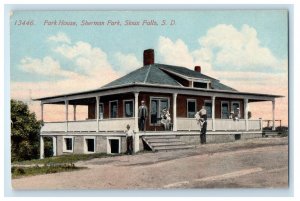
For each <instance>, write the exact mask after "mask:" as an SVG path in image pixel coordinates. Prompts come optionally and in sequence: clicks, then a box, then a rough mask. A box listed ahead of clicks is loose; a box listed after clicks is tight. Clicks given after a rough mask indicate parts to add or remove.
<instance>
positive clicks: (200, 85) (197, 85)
mask: <svg viewBox="0 0 300 201" xmlns="http://www.w3.org/2000/svg"><path fill="white" fill-rule="evenodd" d="M193 85H194V86H193V87H195V88H202V89H207V83H205V82H194V84H193Z"/></svg>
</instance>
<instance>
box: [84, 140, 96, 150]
mask: <svg viewBox="0 0 300 201" xmlns="http://www.w3.org/2000/svg"><path fill="white" fill-rule="evenodd" d="M83 140H84V142H83V143H84V153H86V154H93V153H96V136H85V137H84V138H83ZM87 140H94V151H88V144H87Z"/></svg>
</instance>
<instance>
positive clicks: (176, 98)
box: [36, 49, 282, 158]
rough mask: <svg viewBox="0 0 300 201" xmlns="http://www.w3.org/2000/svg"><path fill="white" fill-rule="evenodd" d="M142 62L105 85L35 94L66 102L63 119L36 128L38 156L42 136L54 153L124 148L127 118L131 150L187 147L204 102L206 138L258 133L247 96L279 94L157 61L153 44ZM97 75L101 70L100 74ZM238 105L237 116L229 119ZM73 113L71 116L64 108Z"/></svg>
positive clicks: (196, 137) (256, 99) (262, 98)
mask: <svg viewBox="0 0 300 201" xmlns="http://www.w3.org/2000/svg"><path fill="white" fill-rule="evenodd" d="M143 60H144V65H143V66H142V67H140V68H138V69H137V70H135V71H133V72H130V73H129V74H127V75H125V76H123V77H121V78H119V79H117V80H114V81H112V82H110V83H108V84H106V85H105V86H103V87H101V88H98V89H95V90H90V91H81V92H77V93H70V94H62V95H57V96H52V97H43V98H39V99H36V100H37V101H40V102H41V114H42V119H43V106H44V105H45V104H58V105H64V107H65V121H61V122H44V125H43V127H42V129H41V133H40V141H41V158H43V157H44V156H43V155H44V137H51V138H52V139H53V155H54V156H55V155H62V154H70V153H87V154H89V153H101V152H104V153H109V154H110V153H111V154H113V153H123V152H125V151H126V139H125V133H124V130H125V128H126V125H127V124H129V125H130V126H131V128H132V129H133V130H134V132H135V142H134V151H135V152H137V151H140V150H144V149H152V150H154V151H156V150H171V149H184V148H191V147H194V145H197V144H199V143H200V138H199V125H198V124H197V122H196V120H195V118H194V116H195V113H196V112H197V111H198V110H200V109H201V107H202V106H203V105H204V106H205V107H206V110H207V116H208V124H207V125H208V126H207V130H208V131H207V142H208V143H210V142H226V141H234V140H238V139H245V138H254V137H261V136H262V127H263V125H262V119H252V118H250V119H249V118H248V112H249V111H248V104H249V103H251V102H262V101H270V102H272V106H273V107H272V108H270V112H272V113H273V129H274V128H275V127H274V125H275V124H274V121H275V116H274V110H275V98H280V97H282V96H277V95H271V94H259V93H248V92H240V91H237V90H235V89H233V88H231V87H229V86H226V85H224V84H222V83H221V82H220V81H219V80H217V79H214V78H212V77H210V76H208V75H204V74H203V73H202V72H201V67H200V66H195V67H194V70H190V69H189V68H186V67H181V66H172V65H167V64H159V63H155V56H154V50H153V49H148V50H145V51H144V57H143ZM99 77H101V75H99ZM142 100H144V101H145V104H146V106H147V107H148V111H149V116H148V118H147V120H146V131H145V132H144V131H139V128H138V106H139V105H140V103H141V101H142ZM76 106H85V107H86V109H87V116H86V120H76ZM163 108H168V110H169V112H170V114H171V130H168V131H165V130H164V129H163V126H162V125H161V122H160V115H161V111H162V109H163ZM237 108H239V109H240V114H239V116H240V119H239V120H237V121H234V120H233V119H230V113H231V111H236V109H237ZM70 109H72V110H73V113H74V116H73V118H72V119H70V117H69V115H68V111H69V110H70Z"/></svg>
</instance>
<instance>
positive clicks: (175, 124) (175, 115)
mask: <svg viewBox="0 0 300 201" xmlns="http://www.w3.org/2000/svg"><path fill="white" fill-rule="evenodd" d="M173 131H177V93H173Z"/></svg>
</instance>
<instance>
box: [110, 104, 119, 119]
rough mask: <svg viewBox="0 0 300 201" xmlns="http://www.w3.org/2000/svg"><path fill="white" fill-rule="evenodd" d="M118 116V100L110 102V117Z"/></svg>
mask: <svg viewBox="0 0 300 201" xmlns="http://www.w3.org/2000/svg"><path fill="white" fill-rule="evenodd" d="M117 117H118V103H117V102H116V101H114V102H110V118H117Z"/></svg>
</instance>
